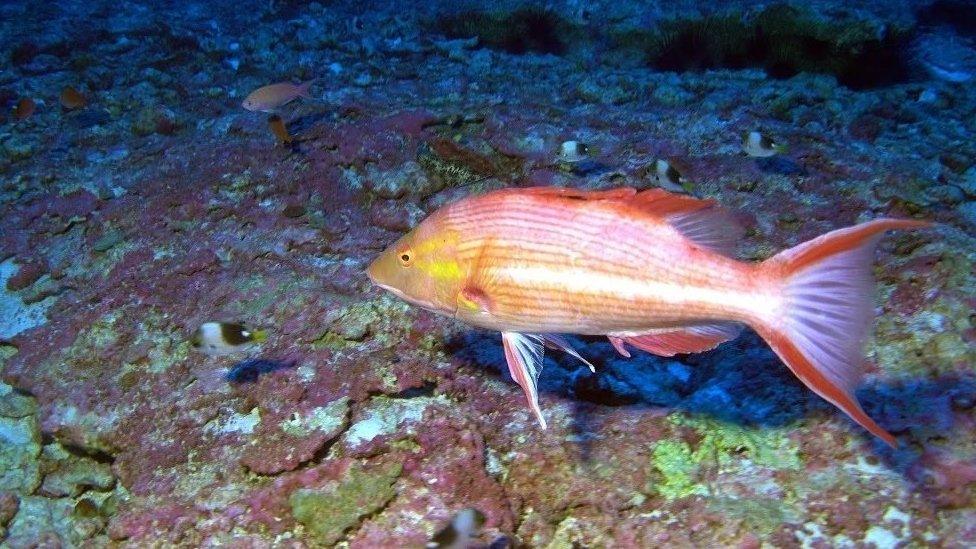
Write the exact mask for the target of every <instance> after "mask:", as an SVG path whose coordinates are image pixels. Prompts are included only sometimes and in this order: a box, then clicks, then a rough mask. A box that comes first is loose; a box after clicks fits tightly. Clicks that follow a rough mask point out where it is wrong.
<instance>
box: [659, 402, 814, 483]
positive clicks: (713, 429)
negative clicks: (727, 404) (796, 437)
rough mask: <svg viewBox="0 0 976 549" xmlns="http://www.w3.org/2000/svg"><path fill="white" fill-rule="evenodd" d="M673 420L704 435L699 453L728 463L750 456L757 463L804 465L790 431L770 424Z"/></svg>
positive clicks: (777, 466) (779, 466) (783, 466)
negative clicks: (765, 425)
mask: <svg viewBox="0 0 976 549" xmlns="http://www.w3.org/2000/svg"><path fill="white" fill-rule="evenodd" d="M671 421H672V422H674V423H676V424H678V425H684V426H686V427H691V428H693V429H695V430H696V431H698V433H699V434H700V435H701V436H702V440H701V442H699V443H698V448H697V449H696V450H695V456H696V457H698V458H699V459H702V460H704V459H712V460H714V461H715V462H717V463H718V464H719V465H726V464H729V463H733V462H736V461H741V460H743V459H747V460H749V461H751V462H752V463H753V464H755V465H759V466H762V467H769V468H773V469H792V470H796V469H799V468H800V467H801V466H802V463H801V462H800V455H799V450H798V449H797V448H796V447H795V446H793V444H792V443H791V442H790V441H789V439H787V438H786V431H784V430H783V429H775V428H769V427H756V428H753V427H747V426H743V425H737V424H734V423H725V422H721V421H716V420H714V419H709V418H702V417H685V416H683V415H674V416H672V417H671Z"/></svg>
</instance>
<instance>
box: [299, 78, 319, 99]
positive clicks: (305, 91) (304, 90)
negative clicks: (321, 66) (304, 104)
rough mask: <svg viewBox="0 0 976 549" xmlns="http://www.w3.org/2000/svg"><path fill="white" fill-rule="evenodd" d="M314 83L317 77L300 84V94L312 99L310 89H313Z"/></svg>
mask: <svg viewBox="0 0 976 549" xmlns="http://www.w3.org/2000/svg"><path fill="white" fill-rule="evenodd" d="M314 83H315V78H312V79H311V80H306V81H305V82H302V83H301V84H299V85H298V95H300V96H302V97H305V98H307V99H312V92H311V91H310V90H311V89H312V84H314Z"/></svg>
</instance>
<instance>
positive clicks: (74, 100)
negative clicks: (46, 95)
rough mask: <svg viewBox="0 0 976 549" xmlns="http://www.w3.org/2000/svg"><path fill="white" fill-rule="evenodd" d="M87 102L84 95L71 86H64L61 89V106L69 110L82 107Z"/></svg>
mask: <svg viewBox="0 0 976 549" xmlns="http://www.w3.org/2000/svg"><path fill="white" fill-rule="evenodd" d="M87 104H88V100H87V99H86V98H85V96H84V95H82V94H81V92H80V91H78V90H76V89H74V88H72V87H71V86H65V87H64V89H62V90H61V106H62V107H64V108H66V109H68V110H69V111H70V110H75V109H81V108H84V106H85V105H87Z"/></svg>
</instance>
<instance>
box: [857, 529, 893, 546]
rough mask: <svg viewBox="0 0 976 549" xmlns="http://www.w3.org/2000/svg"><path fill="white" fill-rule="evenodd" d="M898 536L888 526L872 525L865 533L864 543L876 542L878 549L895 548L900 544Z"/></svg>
mask: <svg viewBox="0 0 976 549" xmlns="http://www.w3.org/2000/svg"><path fill="white" fill-rule="evenodd" d="M898 541H899V539H898V536H896V535H895V533H894V532H892V531H891V530H888V529H887V528H882V527H880V526H872V527H870V528H868V533H867V534H865V535H864V543H866V544H874V546H875V547H877V548H878V549H894V548H895V547H897V546H898Z"/></svg>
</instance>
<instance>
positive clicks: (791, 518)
mask: <svg viewBox="0 0 976 549" xmlns="http://www.w3.org/2000/svg"><path fill="white" fill-rule="evenodd" d="M708 508H709V509H711V510H714V511H716V512H719V513H722V514H723V515H724V516H728V517H735V518H737V519H739V520H742V521H743V522H745V523H746V524H748V525H749V527H750V530H751V531H752V532H753V533H755V534H758V535H760V536H767V535H769V534H771V533H773V532H774V531H775V530H776V529H777V528H779V527H780V526H781V525H782V524H783V523H787V522H791V523H796V522H799V521H800V520H801V519H802V515H801V514H800V513H798V512H797V511H796V509H794V508H793V507H792V506H791V505H789V504H788V503H785V502H784V501H782V500H781V499H778V498H743V497H740V498H731V497H717V498H710V499H709V502H708Z"/></svg>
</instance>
